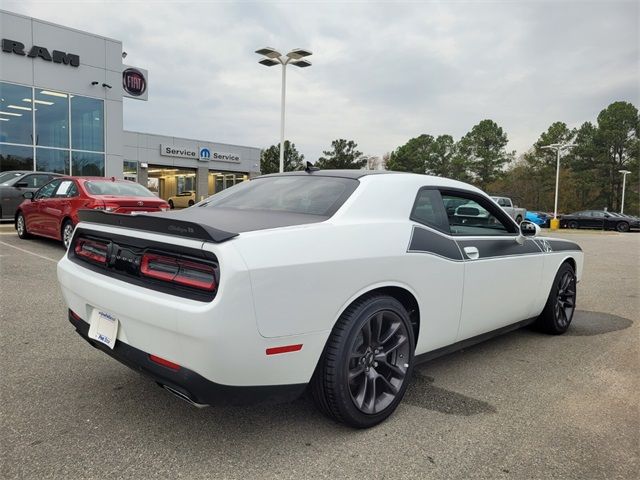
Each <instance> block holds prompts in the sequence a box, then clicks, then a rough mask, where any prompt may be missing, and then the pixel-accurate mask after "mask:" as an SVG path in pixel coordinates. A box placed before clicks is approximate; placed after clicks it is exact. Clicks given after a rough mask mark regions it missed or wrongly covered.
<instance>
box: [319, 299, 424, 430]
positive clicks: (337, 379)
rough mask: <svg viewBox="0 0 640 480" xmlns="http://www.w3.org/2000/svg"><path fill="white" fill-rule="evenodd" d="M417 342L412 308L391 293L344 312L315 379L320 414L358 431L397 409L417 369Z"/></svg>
mask: <svg viewBox="0 0 640 480" xmlns="http://www.w3.org/2000/svg"><path fill="white" fill-rule="evenodd" d="M414 349H415V343H414V338H413V330H412V328H411V322H410V320H409V315H408V314H407V311H406V309H405V308H404V307H403V306H402V304H401V303H400V302H398V301H397V300H396V299H395V298H393V297H389V296H386V295H375V296H370V297H365V298H363V299H361V300H358V301H357V302H355V303H354V304H353V305H351V306H350V307H349V308H347V310H346V311H345V312H344V313H343V314H342V316H341V317H340V319H339V320H338V322H337V323H336V325H335V327H334V329H333V332H332V333H331V335H330V337H329V340H328V341H327V345H326V347H325V350H324V352H323V354H322V357H321V358H320V361H319V363H318V366H317V368H316V371H315V373H314V375H313V378H312V379H311V393H312V395H313V398H314V401H315V403H316V405H317V406H318V408H319V409H320V411H322V412H323V413H324V414H325V415H327V416H328V417H330V418H332V419H334V420H336V421H338V422H341V423H345V424H347V425H350V426H352V427H356V428H368V427H372V426H374V425H377V424H378V423H380V422H382V421H383V420H385V419H386V418H387V417H388V416H389V415H391V414H392V413H393V411H394V410H395V409H396V407H397V406H398V404H399V403H400V401H401V400H402V397H403V396H404V393H405V391H406V389H407V385H408V382H409V379H410V378H411V372H412V370H413V353H414Z"/></svg>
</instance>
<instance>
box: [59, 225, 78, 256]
mask: <svg viewBox="0 0 640 480" xmlns="http://www.w3.org/2000/svg"><path fill="white" fill-rule="evenodd" d="M74 228H75V227H74V226H73V222H72V221H71V220H65V221H64V223H63V224H62V229H61V230H60V238H61V239H62V245H64V249H65V250H67V249H68V248H69V245H70V244H71V238H72V237H73V229H74Z"/></svg>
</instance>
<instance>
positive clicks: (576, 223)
mask: <svg viewBox="0 0 640 480" xmlns="http://www.w3.org/2000/svg"><path fill="white" fill-rule="evenodd" d="M567 227H569V228H573V229H576V228H578V222H576V221H575V220H571V221H570V222H569V223H567Z"/></svg>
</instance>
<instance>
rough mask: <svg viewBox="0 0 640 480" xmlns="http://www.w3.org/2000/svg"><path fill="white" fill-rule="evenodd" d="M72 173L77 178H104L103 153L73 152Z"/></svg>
mask: <svg viewBox="0 0 640 480" xmlns="http://www.w3.org/2000/svg"><path fill="white" fill-rule="evenodd" d="M71 173H72V175H77V176H87V177H104V155H103V154H102V153H89V152H72V158H71Z"/></svg>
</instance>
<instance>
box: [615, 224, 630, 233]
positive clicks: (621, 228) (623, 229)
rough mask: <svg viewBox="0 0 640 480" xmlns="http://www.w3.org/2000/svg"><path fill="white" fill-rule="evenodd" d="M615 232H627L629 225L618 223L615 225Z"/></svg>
mask: <svg viewBox="0 0 640 480" xmlns="http://www.w3.org/2000/svg"><path fill="white" fill-rule="evenodd" d="M616 230H617V231H619V232H628V231H629V224H628V223H627V222H619V223H618V224H617V225H616Z"/></svg>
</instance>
